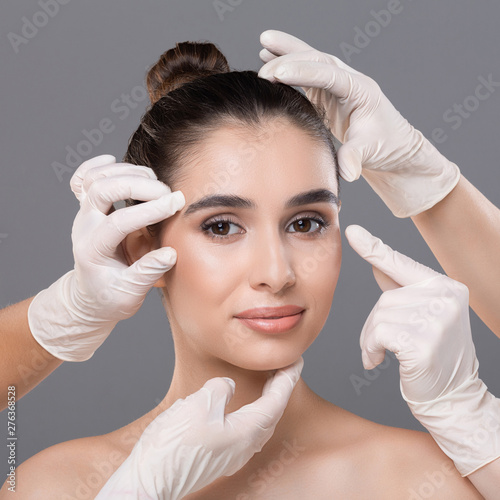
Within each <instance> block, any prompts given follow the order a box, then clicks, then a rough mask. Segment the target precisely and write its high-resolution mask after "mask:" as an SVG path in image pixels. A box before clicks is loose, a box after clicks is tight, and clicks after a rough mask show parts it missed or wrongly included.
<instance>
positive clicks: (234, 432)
mask: <svg viewBox="0 0 500 500" xmlns="http://www.w3.org/2000/svg"><path fill="white" fill-rule="evenodd" d="M303 366H304V359H303V358H302V357H300V358H299V359H298V360H297V361H296V362H295V363H293V364H292V365H290V366H288V367H286V368H283V369H281V370H277V371H276V373H275V375H274V376H272V377H270V378H269V379H268V380H267V381H266V383H265V384H264V388H263V391H262V396H261V397H260V398H259V399H257V401H255V402H253V403H251V404H248V405H245V406H243V407H242V408H240V409H239V410H236V411H234V412H233V413H228V414H224V409H225V407H226V405H227V404H228V403H229V401H231V399H232V397H233V394H234V389H235V384H234V381H233V380H231V379H229V378H226V377H217V378H212V379H210V380H208V381H207V382H206V383H205V385H204V386H203V387H202V388H201V389H200V390H199V391H197V392H195V393H194V394H191V395H189V396H188V397H187V398H186V399H179V400H177V401H176V402H175V403H174V404H173V405H172V406H171V407H170V408H169V409H168V410H166V411H164V412H163V413H161V414H160V415H159V416H158V417H156V418H155V419H154V420H153V421H152V422H151V423H150V424H149V425H148V426H147V427H146V429H145V430H144V433H143V434H142V435H141V437H140V439H139V440H138V441H137V443H136V444H135V446H134V448H133V449H132V452H131V453H130V455H129V456H128V458H127V459H126V460H125V461H124V462H123V463H122V465H121V466H120V467H119V468H118V469H117V470H116V471H115V473H114V474H113V475H112V476H111V477H110V479H109V480H108V482H107V483H106V484H105V485H104V487H103V488H102V489H101V491H100V492H99V493H98V495H97V496H96V497H95V498H96V500H102V499H120V500H122V499H123V500H130V499H146V498H148V499H168V500H177V499H179V498H183V497H184V496H186V495H188V494H189V493H193V492H195V491H198V490H200V489H202V488H203V487H205V486H206V485H208V484H210V483H212V482H213V481H215V480H216V479H217V478H219V477H221V476H231V475H232V474H234V473H235V472H237V471H238V470H240V469H241V468H242V467H243V466H244V465H245V464H246V463H247V462H248V460H250V458H252V456H253V455H254V454H255V453H257V452H259V451H261V450H262V448H263V446H264V444H265V443H266V442H267V441H268V440H269V438H270V437H271V436H272V435H273V433H274V429H275V427H276V425H277V423H278V421H279V420H280V418H281V417H282V415H283V412H284V411H285V407H286V405H287V404H288V400H289V399H290V396H291V394H292V391H293V389H294V387H295V385H296V383H297V381H298V379H299V377H300V373H301V371H302V367H303ZM224 379H225V380H226V381H230V383H229V384H228V383H227V382H225V381H224Z"/></svg>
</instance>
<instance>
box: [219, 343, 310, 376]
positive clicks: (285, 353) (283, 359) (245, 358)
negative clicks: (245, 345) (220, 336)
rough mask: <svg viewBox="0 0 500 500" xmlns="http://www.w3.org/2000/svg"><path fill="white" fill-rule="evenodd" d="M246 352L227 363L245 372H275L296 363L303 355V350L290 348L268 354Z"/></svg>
mask: <svg viewBox="0 0 500 500" xmlns="http://www.w3.org/2000/svg"><path fill="white" fill-rule="evenodd" d="M245 351H246V352H245ZM245 351H243V352H242V353H241V354H240V355H237V356H232V357H231V358H229V359H227V361H228V362H229V363H231V364H232V365H235V366H237V367H238V368H242V369H244V370H252V371H273V370H279V369H281V368H285V367H286V366H288V365H291V364H292V363H295V361H297V360H298V359H299V358H300V356H302V354H303V351H302V350H301V349H290V348H288V349H283V350H282V351H280V352H276V349H274V350H273V351H272V352H268V353H263V352H255V353H252V352H251V350H250V349H246V350H245Z"/></svg>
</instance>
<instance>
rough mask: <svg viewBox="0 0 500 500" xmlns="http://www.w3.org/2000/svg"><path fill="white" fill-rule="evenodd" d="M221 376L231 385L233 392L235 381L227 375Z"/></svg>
mask: <svg viewBox="0 0 500 500" xmlns="http://www.w3.org/2000/svg"><path fill="white" fill-rule="evenodd" d="M222 378H223V379H224V380H225V381H226V382H227V383H228V384H229V385H230V386H231V388H232V389H233V392H234V390H235V389H236V382H235V381H234V380H233V379H232V378H229V377H222Z"/></svg>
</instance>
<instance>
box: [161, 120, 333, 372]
mask: <svg viewBox="0 0 500 500" xmlns="http://www.w3.org/2000/svg"><path fill="white" fill-rule="evenodd" d="M170 187H171V188H172V191H174V190H181V191H182V192H183V194H184V196H185V198H186V204H185V206H184V207H183V208H182V210H180V211H179V212H177V213H176V214H174V215H173V216H172V217H170V218H168V219H167V220H166V221H165V222H164V223H163V226H162V231H161V233H160V241H161V245H162V246H171V247H173V248H175V250H176V251H177V262H176V264H175V266H174V267H173V268H172V269H171V270H170V271H168V272H167V273H166V274H165V275H164V277H163V280H164V281H161V285H162V286H163V293H164V295H165V300H166V303H165V307H166V311H167V314H168V317H169V320H170V325H171V328H172V332H173V335H174V339H175V342H176V345H177V347H179V348H187V349H191V350H194V351H195V352H196V353H197V354H198V355H201V356H202V357H206V358H207V359H213V358H218V359H222V360H224V361H226V362H228V363H231V364H233V365H236V366H239V367H241V368H244V369H249V370H273V369H278V368H281V367H283V366H286V365H289V364H290V363H293V362H294V361H295V360H297V359H298V358H299V356H301V354H302V353H303V352H304V351H305V350H306V349H307V348H308V347H309V345H310V344H311V343H312V342H313V341H314V339H315V338H316V337H317V335H318V334H319V332H320V331H321V329H322V328H323V326H324V324H325V322H326V319H327V317H328V313H329V311H330V306H331V303H332V299H333V294H334V291H335V286H336V284H337V279H338V275H339V271H340V263H341V241H340V231H339V220H338V208H339V207H338V206H337V204H336V203H335V199H336V197H335V195H336V194H337V191H338V186H337V180H336V175H335V168H334V162H333V159H332V157H331V154H330V152H329V150H328V148H327V146H326V145H324V144H321V143H318V142H316V141H314V140H313V139H311V138H310V137H309V136H308V135H307V134H306V133H305V132H303V131H301V130H300V129H298V128H296V127H295V126H293V125H291V124H290V123H289V122H287V121H285V120H272V121H268V122H267V124H266V126H265V127H264V128H263V129H261V130H260V132H255V131H252V130H251V129H247V128H244V127H242V126H239V127H223V128H220V129H218V130H217V131H216V132H214V133H211V134H209V135H208V136H207V139H206V141H205V142H204V144H203V145H202V147H201V148H199V149H198V150H197V155H196V158H192V159H191V160H190V161H189V162H188V163H187V164H186V165H185V166H183V178H182V179H181V180H180V181H179V182H178V183H177V184H175V186H170ZM311 191H317V192H318V194H317V197H316V198H315V197H314V196H311V197H310V198H309V199H303V200H299V204H297V203H290V202H291V201H293V200H294V199H296V197H298V196H300V195H304V194H305V193H308V192H311ZM329 193H330V194H329ZM213 195H218V196H224V197H229V199H230V200H233V203H230V204H227V202H221V203H222V204H221V205H218V206H215V204H211V203H206V204H205V206H203V207H198V209H196V210H195V209H194V208H195V205H196V204H197V203H198V202H200V200H202V199H204V198H206V197H210V196H213ZM240 199H243V200H244V201H241V200H240ZM212 205H214V206H212ZM159 283H160V282H159ZM157 286H159V284H157ZM284 305H296V306H299V307H301V308H303V309H304V312H303V313H301V314H300V316H297V317H298V318H299V320H298V322H297V323H296V324H295V326H293V327H292V328H290V329H288V330H287V331H284V332H280V333H268V332H263V331H259V330H256V329H254V328H252V327H250V326H249V325H248V324H247V323H245V322H244V321H242V320H240V319H237V318H236V316H237V315H239V314H240V313H242V312H243V311H246V310H248V309H253V308H257V307H280V306H284ZM282 322H283V321H282Z"/></svg>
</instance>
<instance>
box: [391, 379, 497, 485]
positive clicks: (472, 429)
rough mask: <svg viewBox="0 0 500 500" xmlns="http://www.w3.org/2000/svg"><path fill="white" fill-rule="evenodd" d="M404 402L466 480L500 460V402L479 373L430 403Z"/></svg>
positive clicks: (406, 399)
mask: <svg viewBox="0 0 500 500" xmlns="http://www.w3.org/2000/svg"><path fill="white" fill-rule="evenodd" d="M400 389H401V394H402V396H403V399H404V400H405V401H406V402H407V404H408V406H409V408H410V411H411V412H412V414H413V415H414V416H415V418H417V420H419V421H420V423H421V424H422V425H423V426H424V427H425V428H426V429H427V430H428V431H429V433H430V434H431V435H432V437H433V438H434V440H435V441H436V443H437V444H438V446H439V447H440V448H441V450H442V451H443V452H444V453H445V454H446V455H447V456H448V457H449V458H451V459H452V460H453V462H454V463H455V466H456V468H457V469H458V471H459V472H460V474H461V475H462V476H467V475H468V474H471V473H472V472H474V471H476V470H477V469H479V468H480V467H482V466H483V465H485V464H487V463H489V462H491V461H492V460H494V459H496V458H498V457H500V399H498V398H495V396H493V395H492V394H491V393H490V392H489V391H488V388H487V386H486V384H484V382H483V381H482V380H481V379H479V378H478V376H477V372H475V373H474V374H473V375H472V376H471V377H469V378H468V379H467V380H466V381H465V382H464V383H462V384H461V385H460V386H459V387H457V388H456V389H454V390H453V391H451V392H449V393H447V394H445V395H443V396H441V397H439V398H437V399H434V400H432V401H427V402H415V401H411V400H409V399H408V398H407V397H406V396H405V394H404V392H403V387H402V384H401V382H400Z"/></svg>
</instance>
